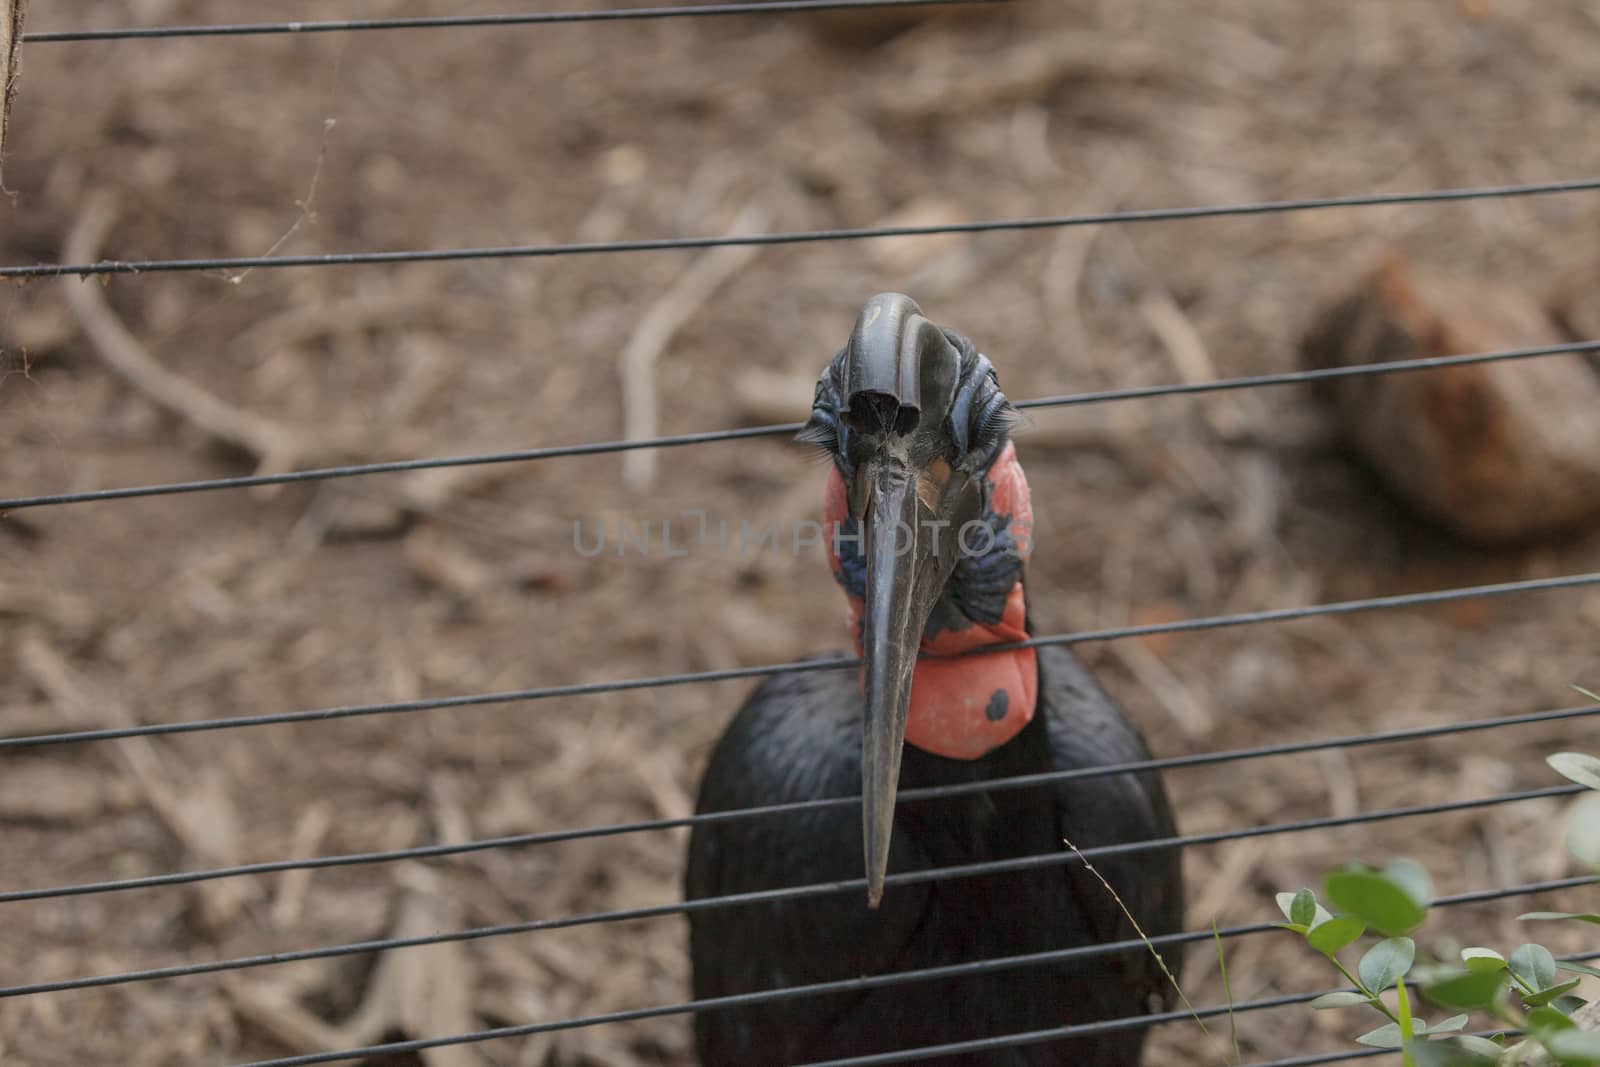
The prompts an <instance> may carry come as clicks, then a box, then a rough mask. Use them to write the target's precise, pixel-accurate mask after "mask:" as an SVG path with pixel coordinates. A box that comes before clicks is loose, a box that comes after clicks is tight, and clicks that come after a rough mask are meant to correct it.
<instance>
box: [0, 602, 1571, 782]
mask: <svg viewBox="0 0 1600 1067" xmlns="http://www.w3.org/2000/svg"><path fill="white" fill-rule="evenodd" d="M1596 584H1600V572H1594V573H1590V574H1572V575H1566V576H1564V577H1560V578H1531V579H1525V580H1522V581H1516V582H1499V583H1495V584H1491V585H1473V586H1462V587H1460V588H1456V589H1440V590H1436V591H1433V592H1428V593H1402V594H1399V595H1396V596H1383V597H1370V598H1367V599H1364V600H1343V601H1335V602H1332V603H1326V604H1311V605H1307V606H1302V607H1297V608H1271V609H1268V610H1264V611H1248V612H1242V613H1240V614H1236V615H1211V616H1207V617H1205V618H1200V619H1178V620H1175V621H1172V622H1160V623H1145V624H1141V625H1138V626H1117V627H1111V628H1107V629H1102V630H1080V631H1077V632H1074V633H1064V634H1045V635H1042V636H1039V637H1030V638H1028V639H1027V640H1026V641H1015V642H1011V643H1008V644H997V645H984V646H982V647H980V648H976V649H972V650H969V651H967V652H963V653H959V655H961V656H969V655H992V654H994V653H998V652H1008V651H1015V650H1017V649H1022V648H1045V647H1049V646H1052V645H1076V644H1084V643H1088V642H1092V641H1118V640H1122V639H1124V638H1129V637H1145V636H1149V635H1152V634H1170V633H1187V632H1195V631H1202V630H1218V629H1223V628H1226V627H1231V626H1248V625H1254V624H1258V623H1268V622H1291V621H1294V620H1298V619H1309V618H1316V617H1321V616H1329V615H1348V614H1352V613H1355V612H1361V611H1376V610H1381V609H1386V608H1402V607H1417V606H1420V605H1426V604H1445V603H1451V602H1453V601H1458V600H1471V599H1475V598H1477V597H1492V596H1504V595H1507V594H1511V593H1528V592H1540V591H1546V590H1553V589H1572V588H1577V587H1580V586H1589V585H1596ZM860 665H861V658H860V657H859V656H821V657H816V658H813V659H805V660H796V661H793V662H790V663H769V664H763V665H760V666H754V667H726V668H722V669H718V670H710V671H689V672H685V673H681V674H659V675H653V676H649V677H644V678H624V679H613V680H611V681H604V682H570V683H567V684H564V685H553V686H541V687H536V688H530V689H512V690H506V691H503V692H498V693H473V694H468V695H465V696H453V697H429V698H426V699H421V700H402V701H391V702H387V703H381V704H346V705H342V706H339V707H331V708H312V709H307V710H304V711H280V712H269V713H267V714H262V715H236V716H232V717H229V718H221V719H194V720H191V721H188V722H159V723H145V724H143V725H139V726H116V727H107V728H103V729H95V730H73V731H67V732H62V733H53V734H28V735H24V736H21V737H5V738H0V751H4V750H5V749H15V748H36V747H40V746H43V745H61V744H76V743H81V742H86V741H112V740H116V739H119V738H125V737H151V736H161V735H167V734H187V733H199V732H202V731H208V730H233V729H240V728H242V727H251V726H279V725H283V724H285V723H298V722H326V721H329V720H333V719H351V718H360V717H364V716H370V715H398V714H409V713H413V712H419V711H435V710H439V709H442V708H466V707H480V706H484V705H493V704H510V703H515V702H519V701H529V700H545V699H549V698H552V697H571V696H593V695H596V694H600V693H621V692H629V691H632V690H636V689H657V688H663V687H667V686H677V685H691V684H696V683H708V682H725V681H734V680H737V679H748V678H759V677H764V676H770V675H779V674H796V673H799V672H802V671H812V670H845V669H849V668H851V667H859V666H860Z"/></svg>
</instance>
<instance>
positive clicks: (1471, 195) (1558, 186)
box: [0, 178, 1600, 278]
mask: <svg viewBox="0 0 1600 1067" xmlns="http://www.w3.org/2000/svg"><path fill="white" fill-rule="evenodd" d="M1596 189H1600V178H1574V179H1569V180H1566V181H1551V182H1529V183H1525V184H1519V185H1485V186H1474V187H1471V188H1462V189H1429V190H1425V191H1422V192H1411V193H1363V194H1359V195H1355V196H1328V197H1305V198H1301V199H1295V200H1263V201H1256V202H1253V203H1243V204H1212V205H1196V206H1191V207H1176V208H1143V209H1138V210H1132V211H1103V212H1096V213H1093V214H1083V215H1044V216H1035V217H1032V218H1011V219H986V220H982V221H978V222H952V223H941V224H936V225H930V226H863V227H852V228H840V229H830V230H798V231H787V232H779V233H761V234H724V235H721V236H717V237H656V238H646V239H642V240H627V241H586V242H574V243H571V244H543V245H504V246H500V247H492V248H431V249H409V250H401V251H393V252H319V253H311V254H306V255H293V256H213V257H208V258H201V259H145V260H115V259H107V260H100V261H98V262H95V263H36V264H33V265H26V266H25V265H16V266H5V267H0V278H55V277H62V276H69V275H79V276H88V275H94V274H148V273H157V272H162V273H165V272H172V271H208V270H265V269H269V268H275V267H343V266H354V265H357V264H374V263H447V262H458V261H461V260H483V259H539V258H546V257H550V256H576V255H595V254H607V255H610V254H618V253H624V252H670V251H684V250H690V249H700V248H725V247H729V246H773V245H796V244H815V243H818V242H823V241H860V240H867V239H871V238H878V237H926V236H931V235H934V234H947V233H993V232H1000V231H1017V230H1045V229H1060V228H1063V227H1068V226H1103V225H1109V224H1114V223H1131V222H1171V221H1176V220H1182V219H1206V218H1226V217H1235V216H1241V215H1270V214H1277V213H1280V212H1286V211H1315V210H1320V209H1325V208H1340V207H1379V206H1384V205H1399V204H1432V203H1448V202H1454V201H1459V200H1489V199H1502V198H1505V197H1521V196H1545V195H1553V194H1558V193H1576V192H1588V191H1593V190H1596Z"/></svg>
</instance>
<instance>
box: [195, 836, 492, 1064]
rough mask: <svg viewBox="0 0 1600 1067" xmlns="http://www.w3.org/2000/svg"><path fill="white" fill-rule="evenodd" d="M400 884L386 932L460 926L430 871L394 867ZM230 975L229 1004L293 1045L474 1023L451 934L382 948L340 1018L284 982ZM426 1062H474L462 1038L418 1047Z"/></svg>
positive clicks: (329, 1046)
mask: <svg viewBox="0 0 1600 1067" xmlns="http://www.w3.org/2000/svg"><path fill="white" fill-rule="evenodd" d="M399 874H400V877H401V879H402V880H403V881H404V883H405V888H404V890H403V892H402V894H401V897H400V903H399V906H398V907H397V909H396V914H395V920H394V925H393V927H392V928H391V930H390V932H389V936H390V937H397V938H404V937H418V936H423V935H427V934H433V933H438V932H439V931H441V930H453V929H457V928H459V927H460V926H461V917H460V914H459V909H458V908H457V907H456V906H455V905H454V903H453V902H452V900H451V898H450V896H449V894H447V893H445V892H444V891H443V887H442V886H441V885H440V883H439V876H438V874H437V873H436V872H433V871H430V870H428V869H427V868H425V867H420V866H411V867H405V868H401V869H400V870H399ZM291 982H292V979H279V980H277V981H246V980H242V979H236V980H234V981H231V982H229V983H228V984H227V987H226V988H227V992H228V997H229V999H230V1000H232V1002H233V1005H234V1009H235V1010H236V1011H237V1012H238V1013H239V1014H240V1015H241V1016H242V1017H244V1018H245V1019H247V1020H248V1021H250V1022H251V1023H254V1024H255V1025H257V1026H259V1027H261V1028H262V1029H263V1030H266V1031H267V1032H268V1033H270V1034H272V1035H273V1037H274V1038H276V1039H277V1040H278V1041H280V1042H282V1043H283V1044H284V1045H286V1046H288V1047H289V1048H291V1049H294V1050H295V1051H296V1052H327V1051H333V1050H335V1049H341V1048H351V1047H355V1046H360V1045H369V1044H372V1043H373V1042H375V1041H380V1040H383V1038H384V1035H386V1034H389V1033H393V1032H399V1033H403V1034H405V1035H407V1036H408V1037H411V1038H417V1039H424V1040H425V1039H427V1038H433V1037H446V1036H448V1035H451V1034H462V1033H467V1032H468V1031H471V1030H475V1029H477V1028H478V1021H477V1017H476V1016H475V1015H474V1013H473V1011H472V1007H471V1003H472V995H473V987H474V984H475V982H474V974H473V968H472V966H471V963H470V961H469V960H468V958H467V954H466V950H465V948H464V947H463V946H462V945H461V944H459V943H454V942H446V943H444V944H438V945H425V946H422V947H420V948H408V949H398V950H394V951H390V952H385V953H384V954H383V955H382V956H380V957H379V959H378V964H377V966H376V967H374V968H373V971H372V978H371V980H370V981H369V982H368V984H367V991H366V995H365V996H364V997H362V999H361V1006H360V1007H359V1008H357V1009H356V1011H355V1014H353V1015H352V1016H351V1017H350V1018H349V1019H347V1020H346V1021H345V1022H343V1023H341V1024H339V1025H333V1024H330V1023H327V1022H324V1021H323V1020H322V1019H320V1018H318V1017H317V1016H316V1015H315V1014H313V1013H312V1012H311V1011H309V1010H307V1009H306V1008H304V1007H302V1006H301V1005H300V1004H299V1003H298V1002H297V997H298V995H299V992H300V990H298V988H296V987H295V986H294V985H291V984H289V983H291ZM418 1055H419V1056H420V1057H421V1059H422V1062H423V1063H424V1064H426V1067H475V1065H476V1064H477V1063H478V1062H479V1060H478V1059H477V1056H476V1053H475V1052H474V1051H473V1050H472V1049H471V1048H470V1047H467V1046H463V1045H446V1046H443V1047H440V1048H432V1049H425V1050H424V1051H422V1052H421V1053H419V1054H418Z"/></svg>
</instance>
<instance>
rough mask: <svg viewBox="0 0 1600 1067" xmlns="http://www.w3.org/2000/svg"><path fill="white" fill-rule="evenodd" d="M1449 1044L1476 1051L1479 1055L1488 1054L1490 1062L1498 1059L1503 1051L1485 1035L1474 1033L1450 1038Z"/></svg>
mask: <svg viewBox="0 0 1600 1067" xmlns="http://www.w3.org/2000/svg"><path fill="white" fill-rule="evenodd" d="M1450 1044H1452V1045H1455V1046H1456V1047H1457V1048H1462V1049H1465V1050H1467V1051H1468V1052H1476V1053H1478V1054H1479V1055H1481V1056H1488V1057H1489V1058H1490V1062H1493V1061H1495V1060H1498V1059H1499V1058H1500V1053H1501V1052H1502V1051H1504V1050H1503V1049H1501V1047H1500V1046H1499V1045H1498V1044H1496V1043H1495V1042H1493V1041H1490V1040H1489V1039H1488V1038H1486V1037H1479V1036H1477V1035H1476V1034H1462V1035H1461V1036H1460V1037H1454V1038H1451V1039H1450Z"/></svg>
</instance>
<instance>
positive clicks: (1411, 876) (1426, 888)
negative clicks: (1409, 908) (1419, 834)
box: [1383, 860, 1433, 908]
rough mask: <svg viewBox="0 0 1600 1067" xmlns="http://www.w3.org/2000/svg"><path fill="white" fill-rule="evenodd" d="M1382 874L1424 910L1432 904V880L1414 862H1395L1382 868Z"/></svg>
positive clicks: (1420, 865)
mask: <svg viewBox="0 0 1600 1067" xmlns="http://www.w3.org/2000/svg"><path fill="white" fill-rule="evenodd" d="M1383 873H1384V875H1385V876H1386V877H1387V878H1388V879H1389V881H1391V882H1393V883H1394V884H1395V885H1397V886H1399V887H1400V888H1401V889H1404V890H1405V891H1406V895H1407V896H1409V897H1410V898H1411V899H1412V900H1414V901H1416V902H1417V903H1418V904H1421V905H1422V906H1423V907H1424V908H1426V907H1427V906H1428V905H1429V904H1430V903H1432V902H1433V879H1431V878H1429V877H1428V872H1427V871H1426V870H1425V869H1424V868H1423V866H1422V864H1420V863H1418V862H1417V861H1416V860H1395V861H1394V862H1393V863H1390V864H1389V865H1388V866H1386V867H1384V869H1383Z"/></svg>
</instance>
